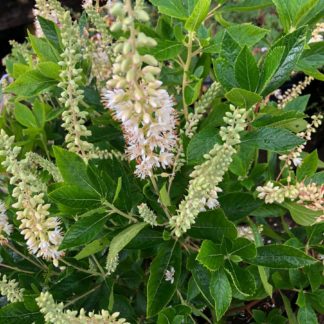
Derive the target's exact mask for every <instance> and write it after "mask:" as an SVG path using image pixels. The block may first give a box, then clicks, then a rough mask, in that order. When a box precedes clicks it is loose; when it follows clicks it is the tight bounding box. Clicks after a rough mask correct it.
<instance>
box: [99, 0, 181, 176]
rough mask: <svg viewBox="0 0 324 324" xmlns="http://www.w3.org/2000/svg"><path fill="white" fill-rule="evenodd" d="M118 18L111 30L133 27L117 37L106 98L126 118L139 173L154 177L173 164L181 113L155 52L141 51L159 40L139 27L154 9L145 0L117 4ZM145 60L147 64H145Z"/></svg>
mask: <svg viewBox="0 0 324 324" xmlns="http://www.w3.org/2000/svg"><path fill="white" fill-rule="evenodd" d="M111 14H112V15H114V16H115V17H116V21H115V22H114V23H113V25H112V26H111V30H112V31H114V32H116V31H123V32H129V34H130V35H129V38H128V39H123V40H122V41H121V42H117V43H116V45H115V47H114V51H115V54H116V59H115V63H114V65H113V78H112V79H111V80H109V81H108V82H107V89H106V90H105V91H103V101H104V103H105V105H106V107H107V108H108V109H110V110H111V111H112V112H113V115H114V117H115V118H116V119H117V120H118V121H120V122H121V123H122V128H123V132H124V136H125V139H126V142H127V149H126V154H127V156H128V158H129V160H136V162H137V166H136V171H135V174H136V175H138V176H139V177H141V178H145V177H147V176H151V175H152V174H153V173H152V172H153V170H154V169H155V168H158V167H162V168H166V167H169V166H170V165H172V163H173V159H174V152H173V149H174V147H175V145H176V134H175V127H176V116H175V110H174V109H173V105H174V103H173V101H172V98H171V97H170V96H169V94H168V92H167V91H166V90H164V89H162V88H161V85H162V82H160V81H159V80H157V77H158V75H159V73H160V68H159V67H158V61H157V60H156V59H155V58H154V57H153V56H152V55H148V54H146V55H140V54H139V49H140V48H142V47H154V46H155V45H156V41H155V40H154V39H153V38H151V37H148V36H146V35H145V34H144V33H143V32H139V31H138V30H137V29H136V27H135V20H138V21H140V22H146V21H148V20H149V16H148V14H147V13H146V12H145V11H144V9H143V5H142V3H141V2H140V1H138V2H137V3H136V6H135V8H133V7H132V2H131V1H130V0H127V1H125V4H122V3H120V2H117V3H116V4H115V5H114V6H112V8H111ZM144 65H145V66H144Z"/></svg>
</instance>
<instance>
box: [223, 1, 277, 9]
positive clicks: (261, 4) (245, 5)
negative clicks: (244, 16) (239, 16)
mask: <svg viewBox="0 0 324 324" xmlns="http://www.w3.org/2000/svg"><path fill="white" fill-rule="evenodd" d="M272 5H273V2H272V1H271V0H243V1H240V2H239V3H229V4H228V5H226V6H224V8H222V10H223V11H238V12H244V11H254V10H259V9H263V8H267V7H270V6H272Z"/></svg>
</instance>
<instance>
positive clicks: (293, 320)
mask: <svg viewBox="0 0 324 324" xmlns="http://www.w3.org/2000/svg"><path fill="white" fill-rule="evenodd" d="M279 292H280V295H281V298H282V301H283V302H284V306H285V310H286V313H287V316H288V320H289V324H298V322H297V319H296V316H295V314H294V312H293V310H292V309H291V305H290V300H289V299H288V298H287V297H286V295H284V294H283V293H282V292H281V291H280V290H279Z"/></svg>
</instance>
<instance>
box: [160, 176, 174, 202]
mask: <svg viewBox="0 0 324 324" xmlns="http://www.w3.org/2000/svg"><path fill="white" fill-rule="evenodd" d="M160 199H161V203H162V204H163V205H164V206H167V207H169V206H171V205H172V204H171V200H170V196H169V193H168V190H167V183H166V182H165V183H164V185H163V186H162V188H161V190H160Z"/></svg>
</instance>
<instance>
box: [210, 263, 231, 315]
mask: <svg viewBox="0 0 324 324" xmlns="http://www.w3.org/2000/svg"><path fill="white" fill-rule="evenodd" d="M209 290H210V294H211V295H212V297H213V299H214V301H215V311H216V318H217V321H219V320H220V319H221V318H222V316H223V315H224V314H225V313H226V311H227V310H228V308H229V306H230V305H231V301H232V288H231V284H230V282H229V280H228V278H227V276H226V274H225V271H224V269H220V270H218V271H215V272H213V273H212V275H211V280H210V286H209Z"/></svg>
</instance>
